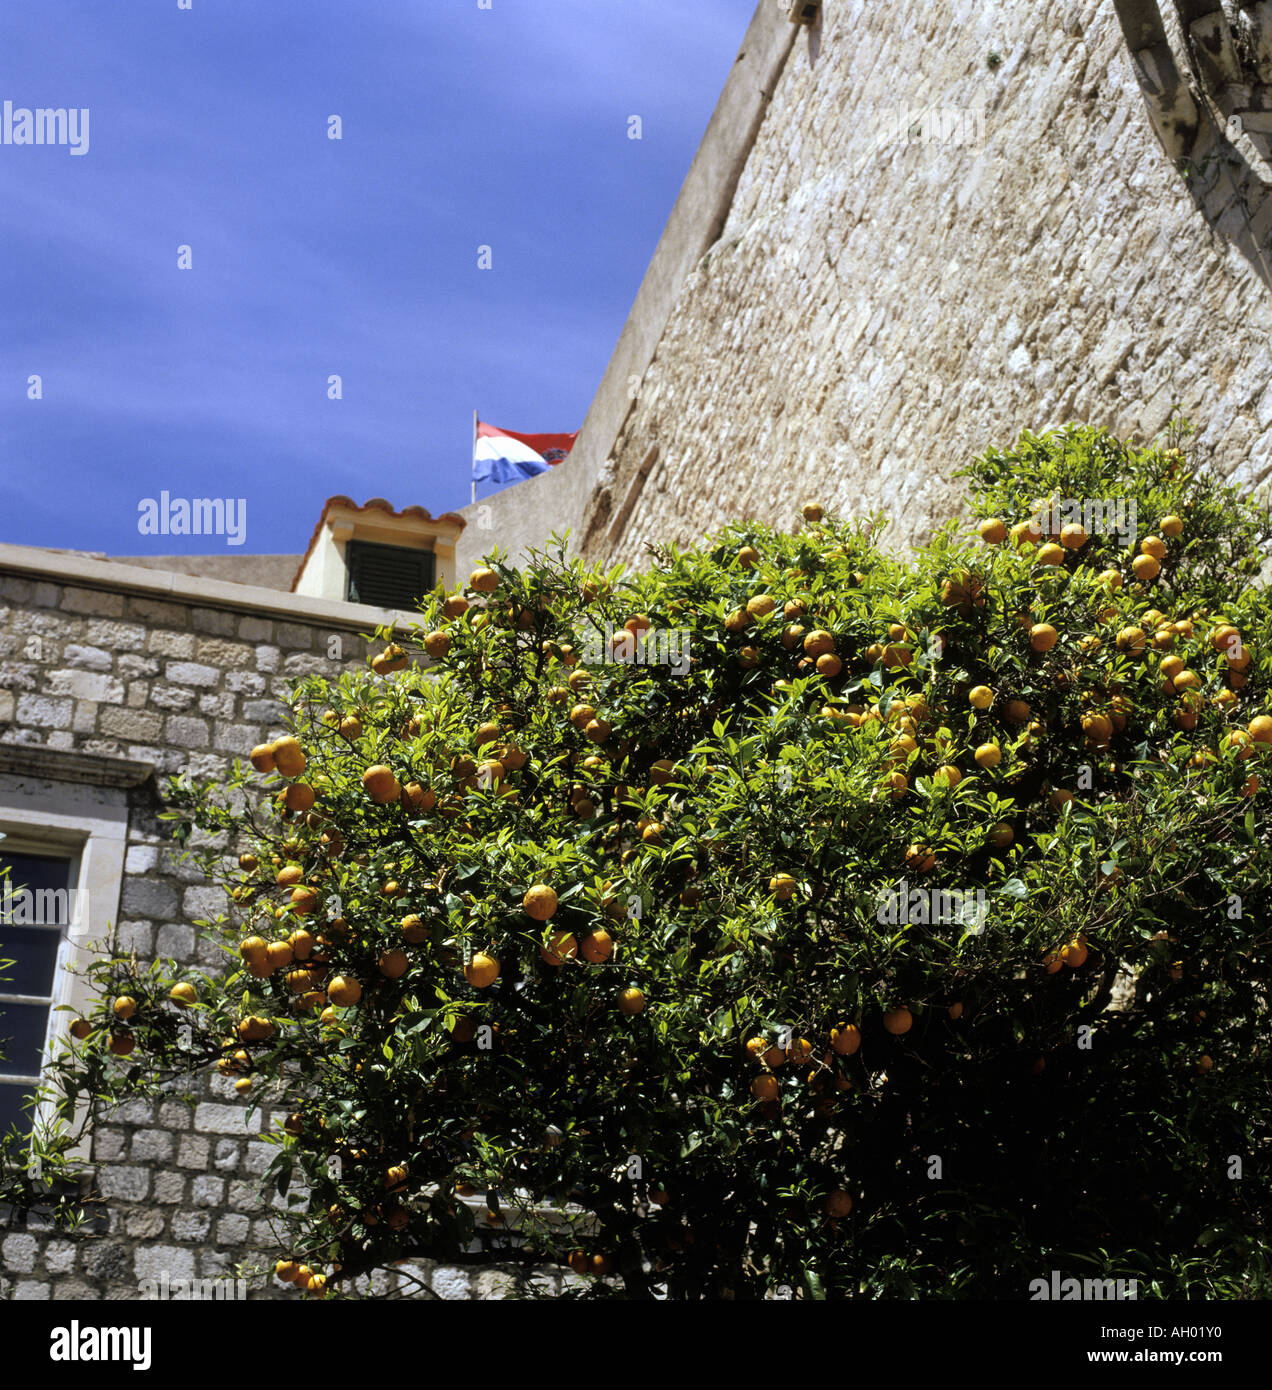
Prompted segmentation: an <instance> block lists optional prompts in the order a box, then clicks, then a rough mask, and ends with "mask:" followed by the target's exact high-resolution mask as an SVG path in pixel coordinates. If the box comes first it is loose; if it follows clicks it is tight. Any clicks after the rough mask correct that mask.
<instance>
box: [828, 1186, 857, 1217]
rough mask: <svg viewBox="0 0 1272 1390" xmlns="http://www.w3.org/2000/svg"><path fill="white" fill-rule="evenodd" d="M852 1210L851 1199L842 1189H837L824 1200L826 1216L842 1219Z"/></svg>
mask: <svg viewBox="0 0 1272 1390" xmlns="http://www.w3.org/2000/svg"><path fill="white" fill-rule="evenodd" d="M851 1210H852V1198H851V1197H850V1196H849V1195H848V1194H847V1193H846V1192H845V1191H844V1190H843V1189H842V1188H837V1189H836V1190H835V1191H834V1192H832V1193H831V1194H830V1196H829V1197H827V1198H826V1215H827V1216H831V1217H835V1218H836V1219H842V1218H843V1217H845V1216H847V1215H848V1213H849V1212H850V1211H851Z"/></svg>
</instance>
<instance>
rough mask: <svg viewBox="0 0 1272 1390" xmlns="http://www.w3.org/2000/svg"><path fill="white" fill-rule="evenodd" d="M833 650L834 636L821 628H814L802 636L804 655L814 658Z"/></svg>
mask: <svg viewBox="0 0 1272 1390" xmlns="http://www.w3.org/2000/svg"><path fill="white" fill-rule="evenodd" d="M834 650H835V639H834V637H832V636H831V634H830V633H829V632H826V631H825V630H824V629H822V628H814V630H813V631H812V632H810V633H809V634H808V636H807V637H805V638H804V655H805V656H811V657H812V658H813V659H814V660H816V658H817V657H819V656H826V655H828V654H829V653H831V652H833V651H834Z"/></svg>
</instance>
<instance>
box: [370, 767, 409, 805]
mask: <svg viewBox="0 0 1272 1390" xmlns="http://www.w3.org/2000/svg"><path fill="white" fill-rule="evenodd" d="M362 785H363V787H364V788H365V789H366V793H367V795H368V796H369V797H370V798H371V800H372V801H374V802H375V803H376V804H377V805H378V806H387V805H388V804H389V802H390V801H396V800H397V799H398V797H399V796H401V795H402V788H401V787H400V786H399V785H398V780H397V778H396V777H395V776H394V775H393V769H392V768H391V767H385V765H384V764H383V763H376V764H375V766H374V767H369V768H367V770H366V771H365V772H364V773H363V774H362Z"/></svg>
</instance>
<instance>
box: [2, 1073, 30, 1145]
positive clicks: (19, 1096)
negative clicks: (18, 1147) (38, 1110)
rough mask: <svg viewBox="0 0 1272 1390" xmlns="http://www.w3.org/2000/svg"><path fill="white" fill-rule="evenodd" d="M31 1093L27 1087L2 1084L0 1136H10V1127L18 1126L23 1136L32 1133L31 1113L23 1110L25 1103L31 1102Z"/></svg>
mask: <svg viewBox="0 0 1272 1390" xmlns="http://www.w3.org/2000/svg"><path fill="white" fill-rule="evenodd" d="M30 1097H31V1092H30V1091H29V1090H28V1089H27V1087H25V1086H10V1085H7V1084H5V1083H4V1082H0V1135H5V1134H8V1132H9V1126H10V1125H12V1124H16V1125H17V1126H18V1130H19V1132H20V1133H22V1134H30V1132H31V1111H30V1110H23V1108H22V1106H23V1103H24V1102H25V1101H27V1100H29V1099H30Z"/></svg>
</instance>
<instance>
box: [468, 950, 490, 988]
mask: <svg viewBox="0 0 1272 1390" xmlns="http://www.w3.org/2000/svg"><path fill="white" fill-rule="evenodd" d="M498 978H499V962H498V961H497V960H496V959H495V958H494V956H491V955H487V954H486V952H485V951H477V952H475V953H474V955H473V958H472V959H471V960H470V961H469V962H468V964H467V965H466V966H464V979H466V980H467V981H468V983H469V984H470V985H472V986H473V988H474V989H488V988H489V987H490V986H491V985H493V984H494V983H495V981H496V980H497V979H498Z"/></svg>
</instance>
